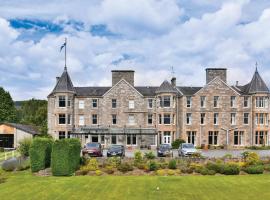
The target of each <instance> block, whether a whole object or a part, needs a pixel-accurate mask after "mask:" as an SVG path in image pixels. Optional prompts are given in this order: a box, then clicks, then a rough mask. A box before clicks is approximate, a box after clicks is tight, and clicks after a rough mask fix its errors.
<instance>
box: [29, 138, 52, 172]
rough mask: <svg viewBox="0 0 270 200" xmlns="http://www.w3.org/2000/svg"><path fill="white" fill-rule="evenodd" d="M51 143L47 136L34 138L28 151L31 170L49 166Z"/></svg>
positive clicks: (34, 170)
mask: <svg viewBox="0 0 270 200" xmlns="http://www.w3.org/2000/svg"><path fill="white" fill-rule="evenodd" d="M52 143H53V141H52V140H51V139H49V138H39V137H37V138H34V140H33V143H32V144H31V147H30V151H29V153H30V165H31V170H32V172H37V171H39V170H42V169H45V168H46V167H50V161H51V151H52Z"/></svg>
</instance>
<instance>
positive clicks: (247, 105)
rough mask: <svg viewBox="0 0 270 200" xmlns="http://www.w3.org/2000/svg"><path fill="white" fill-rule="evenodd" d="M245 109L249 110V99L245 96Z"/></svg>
mask: <svg viewBox="0 0 270 200" xmlns="http://www.w3.org/2000/svg"><path fill="white" fill-rule="evenodd" d="M244 108H249V97H248V96H244Z"/></svg>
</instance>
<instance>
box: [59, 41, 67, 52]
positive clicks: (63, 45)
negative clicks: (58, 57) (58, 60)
mask: <svg viewBox="0 0 270 200" xmlns="http://www.w3.org/2000/svg"><path fill="white" fill-rule="evenodd" d="M65 46H66V42H65V43H64V44H62V46H61V47H60V51H62V49H63V48H64V47H65Z"/></svg>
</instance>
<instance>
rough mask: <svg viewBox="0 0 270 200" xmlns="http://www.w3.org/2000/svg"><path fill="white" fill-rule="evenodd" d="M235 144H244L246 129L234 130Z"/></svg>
mask: <svg viewBox="0 0 270 200" xmlns="http://www.w3.org/2000/svg"><path fill="white" fill-rule="evenodd" d="M233 144H234V145H239V146H241V145H244V131H234V137H233Z"/></svg>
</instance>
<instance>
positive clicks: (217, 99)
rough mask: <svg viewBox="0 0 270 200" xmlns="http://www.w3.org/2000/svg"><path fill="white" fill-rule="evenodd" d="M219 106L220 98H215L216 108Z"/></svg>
mask: <svg viewBox="0 0 270 200" xmlns="http://www.w3.org/2000/svg"><path fill="white" fill-rule="evenodd" d="M218 105H219V96H214V108H218Z"/></svg>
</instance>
